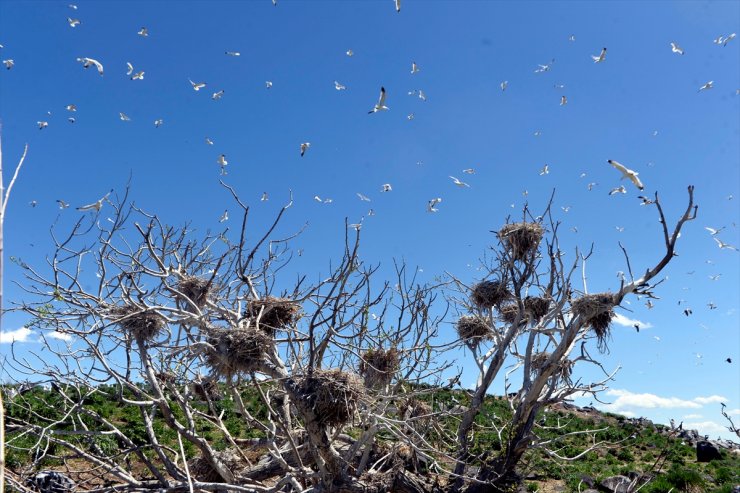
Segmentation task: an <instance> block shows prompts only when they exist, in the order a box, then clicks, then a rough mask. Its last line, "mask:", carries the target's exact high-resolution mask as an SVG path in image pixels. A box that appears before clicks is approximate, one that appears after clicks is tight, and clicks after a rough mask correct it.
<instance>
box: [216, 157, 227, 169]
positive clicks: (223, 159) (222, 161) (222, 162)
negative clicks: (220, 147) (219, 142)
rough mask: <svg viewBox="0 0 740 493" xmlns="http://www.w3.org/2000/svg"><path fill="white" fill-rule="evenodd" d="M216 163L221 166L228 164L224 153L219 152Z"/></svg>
mask: <svg viewBox="0 0 740 493" xmlns="http://www.w3.org/2000/svg"><path fill="white" fill-rule="evenodd" d="M216 163H217V164H218V165H219V166H221V167H222V168H223V167H224V166H226V165H227V164H229V162H228V161H227V160H226V154H221V155H220V156H219V157H218V159H217V160H216Z"/></svg>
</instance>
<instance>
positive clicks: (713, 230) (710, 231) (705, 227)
mask: <svg viewBox="0 0 740 493" xmlns="http://www.w3.org/2000/svg"><path fill="white" fill-rule="evenodd" d="M704 229H706V230H707V231H709V234H710V235H712V236H714V235H716V234H717V233H719V232H720V231H722V230H723V229H725V227H724V226H722V227H721V228H718V229H714V228H710V227H709V226H704Z"/></svg>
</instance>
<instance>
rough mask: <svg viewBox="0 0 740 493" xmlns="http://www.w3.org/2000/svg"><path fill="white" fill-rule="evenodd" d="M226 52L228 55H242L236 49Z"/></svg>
mask: <svg viewBox="0 0 740 493" xmlns="http://www.w3.org/2000/svg"><path fill="white" fill-rule="evenodd" d="M226 54H227V55H229V56H241V55H242V54H241V53H239V52H238V51H227V52H226Z"/></svg>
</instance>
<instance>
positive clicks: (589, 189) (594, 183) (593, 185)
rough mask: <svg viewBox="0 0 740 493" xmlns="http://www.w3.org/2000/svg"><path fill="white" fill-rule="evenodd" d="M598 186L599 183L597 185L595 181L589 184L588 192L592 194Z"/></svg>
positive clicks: (587, 186)
mask: <svg viewBox="0 0 740 493" xmlns="http://www.w3.org/2000/svg"><path fill="white" fill-rule="evenodd" d="M596 185H598V183H596V182H595V181H592V182H591V183H589V184H588V185H586V188H588V191H589V192H590V191H591V190H593V189H594V187H595V186H596Z"/></svg>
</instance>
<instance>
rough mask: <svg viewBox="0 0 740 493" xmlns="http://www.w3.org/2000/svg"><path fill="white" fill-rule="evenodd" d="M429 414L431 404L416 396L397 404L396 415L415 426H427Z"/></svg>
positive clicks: (429, 418) (430, 412)
mask: <svg viewBox="0 0 740 493" xmlns="http://www.w3.org/2000/svg"><path fill="white" fill-rule="evenodd" d="M431 414H432V406H431V405H429V404H427V403H426V402H424V401H422V400H421V399H417V398H416V397H411V398H410V399H406V400H405V401H403V402H401V404H400V405H399V406H398V416H399V417H400V418H401V419H403V420H406V421H412V422H413V423H414V424H415V425H417V426H422V427H425V426H428V425H429V423H430V421H431Z"/></svg>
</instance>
